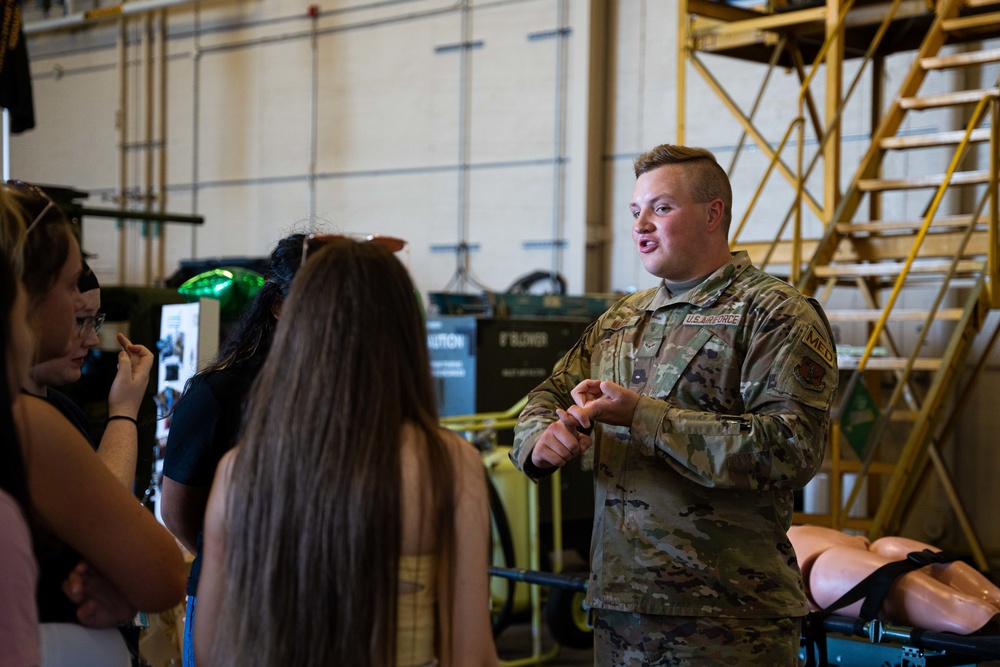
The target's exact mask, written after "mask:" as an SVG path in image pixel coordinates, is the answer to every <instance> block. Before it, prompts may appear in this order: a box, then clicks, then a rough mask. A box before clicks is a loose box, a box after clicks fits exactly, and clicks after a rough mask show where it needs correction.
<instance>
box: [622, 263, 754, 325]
mask: <svg viewBox="0 0 1000 667" xmlns="http://www.w3.org/2000/svg"><path fill="white" fill-rule="evenodd" d="M751 266H752V263H751V262H750V255H749V254H748V253H747V251H746V250H740V251H739V252H734V253H732V259H730V260H729V261H728V262H726V263H725V264H723V265H722V266H720V267H719V268H718V269H716V270H715V271H713V272H712V273H711V274H710V275H709V276H708V277H707V278H705V280H704V281H703V282H702V283H701V284H700V285H698V286H697V287H694V288H692V289H690V290H688V291H687V292H684V293H683V294H678V295H676V296H670V292H669V291H668V290H667V286H666V285H665V284H664V282H663V281H662V280H661V281H660V286H659V287H657V288H656V290H655V291H654V292H653V294H652V297H651V298H650V300H649V303H647V304H646V305H644V306H640V307H641V308H642V309H643V310H647V311H650V312H652V311H654V310H657V309H659V308H662V307H663V306H670V305H673V304H675V303H687V304H691V305H692V306H697V307H699V308H705V307H707V306H711V305H712V304H713V303H715V302H716V301H717V300H718V298H719V296H720V295H721V294H722V292H723V291H724V290H725V289H726V288H727V287H729V286H730V285H731V284H732V283H733V281H734V280H736V278H737V277H739V275H740V274H741V273H743V272H744V271H746V270H747V269H748V268H750V267H751Z"/></svg>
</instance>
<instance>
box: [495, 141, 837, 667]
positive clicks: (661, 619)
mask: <svg viewBox="0 0 1000 667" xmlns="http://www.w3.org/2000/svg"><path fill="white" fill-rule="evenodd" d="M635 172H636V185H635V192H634V193H633V198H632V203H631V205H630V208H631V210H632V215H633V217H634V219H635V222H634V224H633V227H632V236H633V240H634V241H635V244H636V248H637V250H638V252H639V254H640V257H641V259H642V261H643V265H644V266H645V268H646V270H647V271H648V272H649V273H651V274H652V275H655V276H657V277H659V278H662V279H663V280H662V283H661V284H660V286H659V287H657V288H655V289H650V290H646V291H644V292H639V293H636V294H632V295H629V296H627V297H625V298H623V299H622V300H621V301H619V302H618V303H617V304H616V305H615V306H613V307H612V308H611V309H610V310H609V311H608V312H607V313H605V314H604V315H603V316H601V317H600V318H599V319H598V320H597V321H596V322H595V323H594V324H593V325H591V327H590V328H589V329H588V330H587V331H586V332H585V333H584V335H583V337H582V338H581V339H580V341H579V342H578V343H577V345H576V346H575V347H574V348H573V349H572V350H570V352H569V353H568V354H567V355H566V356H565V357H564V358H563V359H562V360H561V361H560V362H559V365H558V366H557V367H556V369H555V371H554V372H553V375H552V376H551V377H550V378H549V379H548V380H546V381H545V382H544V383H542V384H541V385H540V386H538V387H537V388H536V389H535V390H534V391H533V392H532V393H531V395H530V398H529V401H528V404H527V406H526V407H525V409H524V411H523V412H522V413H521V417H520V419H519V421H518V425H517V428H516V429H515V444H514V449H513V451H512V452H511V458H512V459H513V460H514V462H515V464H516V465H517V466H518V468H520V469H521V470H522V471H523V472H524V473H525V474H527V475H528V476H529V477H531V478H533V479H538V478H539V477H543V476H545V475H546V474H549V473H551V472H552V471H553V470H555V469H556V468H557V467H560V466H563V465H565V464H566V462H568V461H569V460H571V459H573V458H574V457H576V456H578V455H580V454H581V453H583V452H584V451H586V450H587V449H588V448H589V447H590V446H591V444H593V446H594V447H593V450H592V452H590V453H588V456H590V455H591V454H593V456H594V476H595V489H596V511H595V516H594V536H593V542H592V546H591V568H592V573H591V575H590V586H589V591H588V595H587V600H588V603H589V605H590V606H591V607H593V608H594V610H595V618H596V620H595V660H594V662H595V664H596V665H599V666H600V667H610V666H612V665H639V664H642V665H665V664H670V665H677V664H681V665H729V664H732V665H741V666H742V665H767V666H768V667H773V666H774V665H791V664H794V663H795V660H796V657H795V656H796V653H797V650H798V642H799V621H800V617H801V616H804V615H805V613H806V612H807V607H806V600H805V596H804V594H803V590H802V580H801V575H800V573H799V569H798V566H797V564H796V560H795V553H794V551H793V550H792V546H791V544H790V543H789V541H788V538H787V537H786V534H785V532H786V530H787V529H788V527H789V525H790V524H791V519H792V492H793V491H794V490H796V489H800V488H802V486H804V485H805V484H806V482H808V481H809V479H810V478H812V476H813V474H814V473H815V472H816V470H817V469H818V468H819V465H820V463H821V462H822V460H823V453H824V449H825V447H826V439H827V426H828V420H829V408H830V404H831V402H832V400H833V397H834V393H835V391H836V388H837V366H836V354H835V352H834V346H833V342H832V335H831V332H830V326H829V324H828V322H827V320H826V317H825V316H824V315H823V313H822V311H821V310H820V308H819V306H818V304H816V303H815V302H814V301H812V300H810V299H806V298H805V297H803V296H802V295H801V294H800V293H799V292H797V291H796V290H795V289H793V288H792V287H790V286H789V285H787V284H785V283H783V282H781V281H780V280H777V279H776V278H773V277H771V276H768V275H766V274H765V273H763V272H761V271H760V270H758V269H757V268H755V267H754V266H752V265H751V263H750V260H749V257H748V256H747V254H746V253H745V252H740V253H735V254H732V253H730V252H729V245H728V241H727V237H728V228H729V222H730V219H731V213H730V207H731V203H732V192H731V189H730V185H729V180H728V178H727V177H726V174H725V172H724V171H723V170H722V168H721V167H719V165H718V164H717V163H716V161H715V158H714V156H712V154H711V153H709V152H708V151H705V150H703V149H693V148H686V147H682V146H669V145H665V146H659V147H657V148H655V149H653V150H652V151H650V152H649V153H646V154H644V155H642V156H640V157H639V158H638V159H637V160H636V164H635ZM591 428H593V432H592V433H590V429H591Z"/></svg>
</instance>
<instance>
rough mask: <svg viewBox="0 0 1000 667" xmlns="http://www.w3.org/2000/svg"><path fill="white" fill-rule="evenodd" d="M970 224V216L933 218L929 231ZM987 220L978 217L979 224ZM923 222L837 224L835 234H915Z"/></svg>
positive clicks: (985, 222)
mask: <svg viewBox="0 0 1000 667" xmlns="http://www.w3.org/2000/svg"><path fill="white" fill-rule="evenodd" d="M970 222H972V216H971V215H953V216H942V217H940V218H935V219H934V221H933V223H932V224H931V227H930V229H931V230H941V231H943V230H946V229H952V230H953V229H964V228H966V227H968V226H969V223H970ZM988 222H989V220H988V219H987V218H986V217H985V216H980V218H979V224H980V225H985V224H988ZM923 225H924V221H923V220H905V221H895V220H894V221H885V222H882V221H878V220H873V221H871V222H838V223H837V233H839V234H842V235H844V236H856V235H858V234H866V235H871V234H902V233H904V232H913V233H915V232H917V231H918V230H919V229H920V228H921V227H923Z"/></svg>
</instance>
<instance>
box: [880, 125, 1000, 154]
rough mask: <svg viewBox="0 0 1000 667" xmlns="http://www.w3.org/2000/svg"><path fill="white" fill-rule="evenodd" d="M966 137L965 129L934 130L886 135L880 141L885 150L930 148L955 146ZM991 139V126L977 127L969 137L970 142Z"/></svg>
mask: <svg viewBox="0 0 1000 667" xmlns="http://www.w3.org/2000/svg"><path fill="white" fill-rule="evenodd" d="M964 137H965V130H952V131H949V132H933V133H928V134H911V135H906V136H895V137H886V138H885V139H882V140H881V141H880V142H879V146H881V147H882V148H883V149H884V150H906V149H908V148H930V147H933V146H955V145H957V144H959V143H961V141H962V139H963V138H964ZM989 140H990V130H989V128H984V127H981V128H977V129H975V130H973V131H972V135H971V136H970V137H969V141H970V142H973V143H974V142H980V141H989Z"/></svg>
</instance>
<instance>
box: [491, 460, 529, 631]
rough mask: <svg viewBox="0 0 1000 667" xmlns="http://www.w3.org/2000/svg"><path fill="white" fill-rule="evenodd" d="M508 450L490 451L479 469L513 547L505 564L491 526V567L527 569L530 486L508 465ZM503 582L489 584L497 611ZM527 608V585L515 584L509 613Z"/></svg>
mask: <svg viewBox="0 0 1000 667" xmlns="http://www.w3.org/2000/svg"><path fill="white" fill-rule="evenodd" d="M509 452H510V447H494V448H493V449H491V450H489V451H487V452H484V453H483V465H485V466H486V471H487V473H488V474H489V476H490V481H492V482H493V486H494V487H495V488H496V490H497V494H499V496H500V502H501V503H502V504H503V509H504V512H505V513H506V514H507V523H508V525H509V526H510V533H511V541H512V542H513V544H514V560H515V562H513V563H505V562H504V556H503V548H502V547H501V544H500V538H499V536H498V534H497V529H496V525H494V526H493V563H494V564H496V565H498V566H502V567H516V568H528V566H529V555H528V526H529V524H530V518H529V517H528V485H529V484H531V482H530V481H529V480H528V478H527V477H525V476H524V475H523V474H522V473H521V472H520V471H519V470H518V469H517V468H515V467H514V464H513V463H511V461H510V456H508V454H509ZM507 586H508V584H507V580H506V579H501V578H499V577H493V578H492V579H491V581H490V596H491V597H492V599H493V605H494V607H496V608H499V607H500V606H501V605H503V603H504V601H506V599H507ZM530 604H531V593H530V589H529V587H528V584H525V583H520V582H519V583H517V584H515V586H514V607H513V611H515V612H518V611H523V610H525V609H527V608H528V607H529V606H530Z"/></svg>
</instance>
